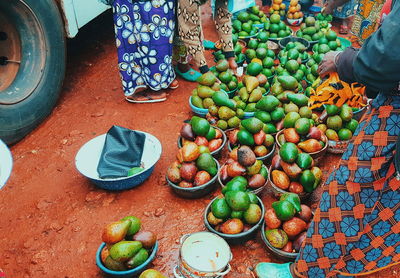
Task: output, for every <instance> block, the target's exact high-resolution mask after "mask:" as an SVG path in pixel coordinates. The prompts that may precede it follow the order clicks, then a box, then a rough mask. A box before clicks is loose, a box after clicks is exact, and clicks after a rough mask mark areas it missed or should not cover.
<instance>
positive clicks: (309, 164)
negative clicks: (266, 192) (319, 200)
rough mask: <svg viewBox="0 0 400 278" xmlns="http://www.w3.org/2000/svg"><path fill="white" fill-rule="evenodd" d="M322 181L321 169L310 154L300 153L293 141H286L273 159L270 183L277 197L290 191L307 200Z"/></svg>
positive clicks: (269, 175) (269, 172)
mask: <svg viewBox="0 0 400 278" xmlns="http://www.w3.org/2000/svg"><path fill="white" fill-rule="evenodd" d="M321 182H322V171H321V169H320V168H319V167H316V166H315V164H314V160H313V159H312V157H311V156H310V155H309V154H307V153H298V149H297V147H296V145H295V144H293V143H285V144H284V145H283V146H282V148H281V149H280V150H279V154H277V155H275V156H274V158H273V159H272V164H271V167H270V168H269V171H268V183H269V185H270V190H271V192H272V193H273V195H274V196H275V197H278V198H279V197H280V196H282V195H283V194H286V193H289V192H290V193H296V194H298V195H299V197H300V199H302V200H306V199H307V198H309V197H310V195H311V193H312V192H313V191H314V190H315V189H316V188H317V187H318V186H319V185H320V184H321Z"/></svg>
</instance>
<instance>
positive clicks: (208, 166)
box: [196, 153, 218, 177]
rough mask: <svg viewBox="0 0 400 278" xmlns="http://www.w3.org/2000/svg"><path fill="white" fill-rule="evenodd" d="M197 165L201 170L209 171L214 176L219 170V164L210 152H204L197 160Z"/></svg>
mask: <svg viewBox="0 0 400 278" xmlns="http://www.w3.org/2000/svg"><path fill="white" fill-rule="evenodd" d="M196 166H197V168H198V169H200V170H204V171H206V172H208V173H209V174H210V175H211V176H212V177H213V176H215V175H216V174H217V172H218V168H217V164H216V163H215V161H214V158H213V157H212V155H211V154H210V153H202V154H200V156H199V157H198V158H197V160H196Z"/></svg>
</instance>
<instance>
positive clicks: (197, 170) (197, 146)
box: [167, 116, 222, 188]
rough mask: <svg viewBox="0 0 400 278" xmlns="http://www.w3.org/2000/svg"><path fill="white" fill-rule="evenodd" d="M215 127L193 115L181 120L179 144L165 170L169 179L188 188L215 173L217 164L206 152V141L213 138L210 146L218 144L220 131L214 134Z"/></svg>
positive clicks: (201, 183) (207, 148)
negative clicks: (176, 151) (180, 141)
mask: <svg viewBox="0 0 400 278" xmlns="http://www.w3.org/2000/svg"><path fill="white" fill-rule="evenodd" d="M217 131H218V130H217V129H215V128H214V127H212V126H210V124H209V123H208V121H207V120H206V119H203V118H200V117H197V116H193V117H192V119H191V121H190V123H189V124H184V126H183V128H182V130H181V136H182V137H183V139H184V141H183V142H182V144H183V146H182V148H180V149H179V150H178V154H177V155H176V158H177V160H176V161H174V162H173V163H172V164H171V165H170V166H169V168H168V170H167V178H168V179H169V181H171V182H172V183H174V184H176V185H178V186H180V187H184V188H191V187H196V186H201V185H204V184H206V183H208V182H209V181H210V180H211V179H212V178H213V177H214V176H215V175H216V174H217V173H218V165H217V163H216V162H215V160H214V158H213V157H212V155H211V154H210V143H212V142H215V143H212V144H213V149H214V148H215V147H216V146H218V148H219V147H220V146H221V145H222V139H221V138H222V133H221V132H219V131H218V134H217ZM195 136H196V137H195ZM217 137H219V138H217ZM185 138H191V139H194V141H190V140H188V139H185ZM208 140H209V141H208ZM213 140H215V141H213ZM215 149H216V148H215Z"/></svg>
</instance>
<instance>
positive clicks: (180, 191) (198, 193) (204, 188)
mask: <svg viewBox="0 0 400 278" xmlns="http://www.w3.org/2000/svg"><path fill="white" fill-rule="evenodd" d="M214 161H215V162H216V163H217V168H218V172H219V169H220V165H219V162H218V160H216V159H215V158H214ZM217 177H218V174H216V175H215V176H214V177H212V179H211V180H210V181H209V182H207V183H205V184H203V185H200V186H195V187H190V188H186V187H180V186H179V185H177V184H176V183H173V182H172V181H170V180H169V179H168V177H167V176H165V179H166V180H167V183H168V184H169V186H171V188H172V190H173V191H174V192H175V193H176V194H177V195H178V196H180V197H182V198H187V199H197V198H201V197H203V196H205V195H207V194H208V193H210V192H211V191H213V190H214V189H215V182H216V181H217Z"/></svg>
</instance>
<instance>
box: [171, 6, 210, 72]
mask: <svg viewBox="0 0 400 278" xmlns="http://www.w3.org/2000/svg"><path fill="white" fill-rule="evenodd" d="M200 4H201V3H200V1H198V0H178V10H177V14H178V35H179V37H180V39H181V40H182V41H183V42H184V44H185V46H186V48H187V52H188V54H189V55H191V56H192V57H193V60H194V61H195V63H196V65H197V66H198V67H199V69H200V71H201V72H203V73H204V72H207V71H208V66H207V62H206V58H205V57H204V47H203V44H202V42H201V36H202V27H201V15H200Z"/></svg>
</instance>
